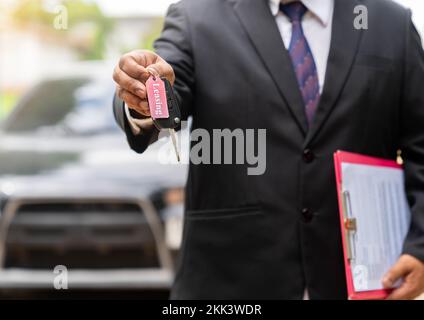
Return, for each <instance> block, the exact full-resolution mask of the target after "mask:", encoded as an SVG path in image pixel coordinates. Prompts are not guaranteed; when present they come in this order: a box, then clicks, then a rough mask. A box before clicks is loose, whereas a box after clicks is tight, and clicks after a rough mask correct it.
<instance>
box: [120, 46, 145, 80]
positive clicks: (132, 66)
mask: <svg viewBox="0 0 424 320" xmlns="http://www.w3.org/2000/svg"><path fill="white" fill-rule="evenodd" d="M141 60H143V59H142V58H140V57H137V56H135V55H134V53H132V54H125V55H123V56H122V57H121V59H120V60H119V68H120V69H121V70H122V71H123V72H125V73H126V74H127V75H129V76H130V77H131V78H134V79H138V80H139V81H141V82H142V83H145V82H146V81H147V79H148V78H149V77H150V74H149V72H148V71H147V70H146V68H145V67H144V65H145V59H144V61H141Z"/></svg>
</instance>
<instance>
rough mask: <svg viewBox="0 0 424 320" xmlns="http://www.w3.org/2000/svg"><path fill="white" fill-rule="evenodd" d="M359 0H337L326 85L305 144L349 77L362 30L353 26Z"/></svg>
mask: <svg viewBox="0 0 424 320" xmlns="http://www.w3.org/2000/svg"><path fill="white" fill-rule="evenodd" d="M357 4H358V3H357V0H335V7H334V16H333V28H332V39H331V47H330V53H329V56H328V62H327V72H326V77H325V82H324V89H323V92H322V95H321V99H320V103H319V105H318V108H317V111H316V114H315V119H314V121H313V123H312V124H311V127H310V128H309V131H308V134H307V136H306V139H305V142H304V145H305V146H306V145H308V144H309V143H310V142H311V140H312V139H313V138H314V137H315V136H316V134H317V133H318V132H319V130H320V128H321V127H322V125H323V124H324V122H325V121H326V119H327V118H328V116H329V115H330V113H331V111H332V110H333V108H334V106H335V105H336V103H337V100H338V98H339V96H340V94H341V92H342V90H343V87H344V85H345V83H346V80H347V79H348V76H349V73H350V70H351V68H352V65H353V62H354V60H355V57H356V53H357V50H358V47H359V43H360V39H361V35H362V31H361V30H357V29H355V28H354V26H353V20H354V17H355V16H354V13H353V9H354V7H355V5H357Z"/></svg>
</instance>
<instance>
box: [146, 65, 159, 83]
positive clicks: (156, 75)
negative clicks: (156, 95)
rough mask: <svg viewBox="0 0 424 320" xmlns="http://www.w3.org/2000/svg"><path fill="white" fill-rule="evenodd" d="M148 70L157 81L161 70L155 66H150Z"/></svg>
mask: <svg viewBox="0 0 424 320" xmlns="http://www.w3.org/2000/svg"><path fill="white" fill-rule="evenodd" d="M146 70H147V72H148V73H149V74H150V75H151V76H152V77H153V80H155V81H156V78H160V75H159V72H157V70H156V69H155V68H154V67H152V66H148V67H147V68H146Z"/></svg>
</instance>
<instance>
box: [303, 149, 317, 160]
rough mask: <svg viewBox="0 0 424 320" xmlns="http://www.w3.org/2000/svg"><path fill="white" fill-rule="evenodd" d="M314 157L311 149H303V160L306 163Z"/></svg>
mask: <svg viewBox="0 0 424 320" xmlns="http://www.w3.org/2000/svg"><path fill="white" fill-rule="evenodd" d="M314 159H315V155H314V153H313V152H312V150H311V149H305V150H304V151H303V161H305V162H306V163H311V162H312V161H314Z"/></svg>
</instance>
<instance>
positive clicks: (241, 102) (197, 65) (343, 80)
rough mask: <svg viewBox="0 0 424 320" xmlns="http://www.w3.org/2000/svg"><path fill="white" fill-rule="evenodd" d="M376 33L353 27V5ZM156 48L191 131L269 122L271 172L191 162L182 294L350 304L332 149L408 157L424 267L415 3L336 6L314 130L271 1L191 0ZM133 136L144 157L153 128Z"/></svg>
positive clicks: (423, 91) (174, 15) (422, 113)
mask: <svg viewBox="0 0 424 320" xmlns="http://www.w3.org/2000/svg"><path fill="white" fill-rule="evenodd" d="M358 4H365V5H366V6H367V7H368V10H369V29H368V30H356V29H355V28H354V27H353V20H354V17H355V15H354V13H353V11H354V10H353V8H354V6H355V5H358ZM155 47H156V50H157V52H158V54H159V55H161V56H162V57H163V58H164V59H165V60H167V61H168V62H169V63H170V64H171V65H172V66H173V68H174V70H175V73H176V83H175V90H176V92H177V96H178V99H179V102H180V105H181V108H182V113H183V116H184V118H187V117H188V116H193V125H192V127H193V128H205V129H207V130H209V131H211V130H212V129H214V128H218V129H220V128H230V129H235V128H242V129H247V128H266V129H267V170H266V172H265V174H264V175H260V176H248V175H247V174H246V168H247V167H246V166H245V165H193V164H191V165H190V170H189V177H188V182H187V195H186V212H185V225H184V237H183V244H182V253H181V258H180V264H179V268H178V272H177V276H176V280H175V285H174V288H173V291H172V298H187V299H190V298H271V299H272V298H277V299H279V298H289V299H290V298H301V297H302V294H303V291H304V289H305V287H307V288H308V290H309V294H310V297H311V298H323V299H325V298H345V297H346V287H345V276H344V268H343V259H342V247H341V236H340V231H339V221H338V207H337V195H336V186H335V177H334V165H333V153H334V152H335V151H336V150H337V149H341V150H345V151H351V152H358V153H362V154H367V155H371V156H377V157H383V158H387V159H396V156H397V152H398V150H401V151H402V156H403V159H404V161H405V173H406V177H405V178H406V181H405V183H406V190H407V196H408V200H409V204H410V206H411V209H412V224H411V228H410V231H409V234H408V237H407V239H406V241H405V246H404V252H405V253H408V254H411V255H413V256H415V257H418V258H420V259H422V260H423V261H424V87H423V85H424V53H423V50H422V47H421V42H420V38H419V36H418V33H417V32H416V30H415V28H414V26H413V24H412V22H411V13H410V11H408V10H406V9H404V8H402V7H400V6H398V5H396V4H394V3H393V2H390V1H386V0H363V1H359V0H336V1H335V12H334V21H333V34H332V42H331V49H330V54H329V58H328V67H327V75H326V79H325V86H324V90H323V93H322V96H321V101H320V104H319V107H318V111H317V113H316V116H315V120H314V122H313V124H312V125H311V127H310V128H309V129H308V128H307V125H306V117H305V112H304V106H303V102H302V97H301V94H300V92H299V89H298V86H297V82H296V78H295V75H294V71H293V68H292V64H291V61H290V57H289V55H288V52H287V50H286V49H285V47H284V44H283V42H282V39H281V35H280V33H279V31H278V28H277V25H276V23H275V20H274V17H273V16H272V15H271V13H270V10H269V7H268V1H267V0H183V1H181V2H180V3H178V4H176V5H173V6H171V7H170V9H169V12H168V15H167V17H166V20H165V27H164V30H163V33H162V35H161V37H160V39H159V40H157V42H156V44H155ZM115 115H116V117H117V120H118V122H119V123H120V125H121V126H122V127H123V128H124V129H125V130H126V133H127V137H128V142H129V144H130V146H131V148H133V149H134V150H135V151H137V152H143V151H144V150H145V149H146V147H147V146H148V144H149V143H150V142H151V141H152V139H154V136H155V134H154V133H146V134H144V135H142V136H134V135H132V133H131V131H130V130H129V128H128V125H127V123H126V119H125V117H124V116H123V112H122V102H120V101H116V103H115Z"/></svg>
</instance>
